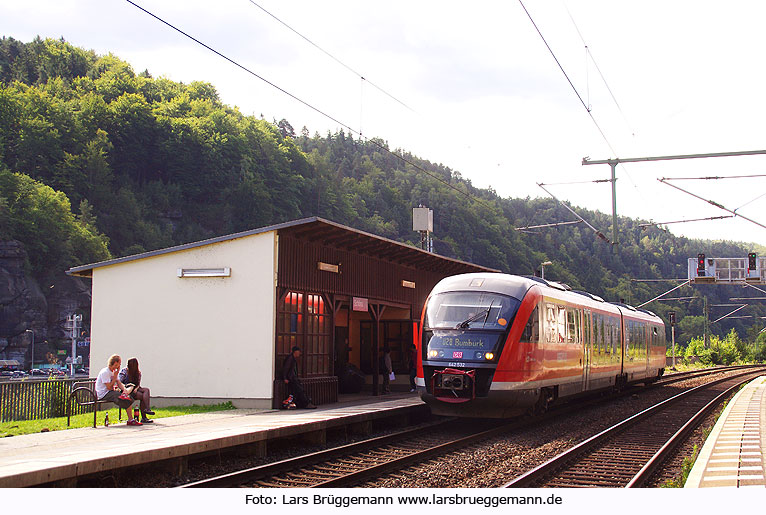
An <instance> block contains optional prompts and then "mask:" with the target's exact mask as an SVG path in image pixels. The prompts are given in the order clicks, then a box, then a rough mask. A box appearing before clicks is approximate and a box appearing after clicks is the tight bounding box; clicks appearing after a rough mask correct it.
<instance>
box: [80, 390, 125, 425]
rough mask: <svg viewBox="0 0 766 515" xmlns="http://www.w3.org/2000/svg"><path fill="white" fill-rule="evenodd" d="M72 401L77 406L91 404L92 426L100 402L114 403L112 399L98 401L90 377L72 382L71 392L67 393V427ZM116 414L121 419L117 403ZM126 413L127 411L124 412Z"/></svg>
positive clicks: (94, 422)
mask: <svg viewBox="0 0 766 515" xmlns="http://www.w3.org/2000/svg"><path fill="white" fill-rule="evenodd" d="M72 401H74V402H76V403H77V405H78V406H82V407H90V406H93V427H96V417H97V416H98V409H99V408H100V407H101V405H102V404H115V403H114V401H100V400H98V397H96V381H95V379H91V380H88V381H77V382H75V383H72V393H70V394H69V398H68V399H67V403H66V425H67V427H69V423H70V419H71V417H72ZM115 406H117V416H118V418H119V420H120V421H121V420H122V408H121V407H119V406H118V405H117V404H115ZM126 414H127V412H126Z"/></svg>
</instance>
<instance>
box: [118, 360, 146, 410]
mask: <svg viewBox="0 0 766 515" xmlns="http://www.w3.org/2000/svg"><path fill="white" fill-rule="evenodd" d="M119 378H120V381H122V383H123V384H124V385H126V387H127V388H130V387H131V385H132V389H131V390H132V391H131V392H130V396H131V397H132V398H133V399H135V400H137V401H140V405H141V423H143V424H151V423H153V422H154V420H149V419H148V418H146V416H147V415H154V412H153V411H152V409H151V402H152V400H151V392H150V391H149V388H145V387H143V386H141V371H140V370H139V369H138V359H137V358H130V359H129V360H128V366H127V367H125V368H123V369H122V370H120V375H119Z"/></svg>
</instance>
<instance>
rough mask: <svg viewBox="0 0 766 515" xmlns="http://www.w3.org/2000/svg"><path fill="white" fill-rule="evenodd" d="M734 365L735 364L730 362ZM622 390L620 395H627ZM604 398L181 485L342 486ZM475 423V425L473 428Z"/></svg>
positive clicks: (423, 430)
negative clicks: (530, 416) (535, 415)
mask: <svg viewBox="0 0 766 515" xmlns="http://www.w3.org/2000/svg"><path fill="white" fill-rule="evenodd" d="M734 368H739V367H734ZM729 370H730V368H725V369H715V370H706V371H701V372H700V371H694V372H685V373H678V374H673V375H672V376H669V377H665V378H662V379H661V380H659V381H657V382H655V383H654V385H656V386H661V385H665V384H670V383H674V382H677V381H682V380H685V379H689V378H691V377H697V376H699V375H709V374H715V373H720V372H725V371H729ZM634 391H635V389H627V390H626V391H624V392H622V394H616V395H615V397H618V396H620V395H626V394H632V393H633V392H634ZM608 399H609V398H603V397H602V398H600V399H599V398H592V399H590V400H587V401H580V402H576V403H568V404H563V405H561V406H555V407H554V408H553V409H551V411H550V412H549V413H546V414H544V415H541V416H537V417H534V418H531V419H529V418H524V419H515V420H513V421H512V422H510V423H509V422H508V421H487V420H485V421H480V422H477V421H476V420H472V421H471V424H470V426H471V427H469V425H468V424H466V423H463V422H461V421H460V420H459V419H455V418H450V419H446V420H441V421H438V422H435V423H431V424H429V425H426V426H419V427H417V428H412V429H407V430H404V431H400V432H397V433H394V434H390V435H386V436H382V437H376V438H371V439H368V440H364V441H360V442H356V443H353V444H348V445H343V446H340V447H334V448H331V449H326V450H323V451H319V452H315V453H311V454H307V455H303V456H298V457H295V458H290V459H286V460H282V461H278V462H274V463H269V464H266V465H261V466H258V467H252V468H249V469H245V470H241V471H236V472H232V473H229V474H225V475H222V476H218V477H214V478H209V479H204V480H201V481H196V482H194V483H189V484H186V485H183V486H181V488H203V487H238V486H242V487H255V488H289V487H301V488H322V487H333V488H338V487H347V486H353V485H356V484H360V483H362V482H364V481H367V480H370V479H374V478H377V477H380V476H382V475H385V474H388V473H391V472H394V471H397V470H402V469H404V468H407V467H409V466H411V465H413V464H416V463H420V462H423V461H425V460H428V459H430V458H433V457H437V456H440V455H444V454H446V453H449V452H451V451H453V450H455V449H459V448H463V447H466V446H469V445H472V444H475V443H478V442H480V441H482V440H486V439H489V438H492V437H496V436H499V435H502V434H506V433H508V432H510V431H514V430H518V429H523V428H528V427H530V426H532V425H535V424H541V423H545V422H546V421H548V420H550V419H551V418H554V417H559V416H562V415H563V414H566V413H568V412H572V411H576V410H581V409H582V408H583V407H584V406H587V405H591V404H599V403H602V402H604V401H606V400H608ZM477 425H479V426H480V427H479V428H477Z"/></svg>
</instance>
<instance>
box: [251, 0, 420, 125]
mask: <svg viewBox="0 0 766 515" xmlns="http://www.w3.org/2000/svg"><path fill="white" fill-rule="evenodd" d="M248 1H249V2H250V3H251V4H253V5H254V6H255V7H257V8H258V9H260V10H261V11H263V12H264V13H266V14H268V15H269V16H271V17H272V18H274V20H276V21H277V22H279V23H280V24H282V25H283V26H284V27H286V28H287V29H288V30H290V31H291V32H293V33H294V34H296V35H297V36H298V37H300V38H301V39H303V40H304V41H306V42H307V43H308V44H310V45H311V46H313V47H314V48H316V49H317V50H319V51H320V52H322V53H323V54H325V55H326V56H327V57H329V58H330V59H332V60H333V61H335V62H336V63H338V64H339V65H341V66H342V67H344V68H345V69H347V70H348V71H350V72H351V73H353V74H354V75H356V76H357V77H359V78H360V79H361V80H362V81H363V82H366V83H367V84H369V85H370V86H372V87H373V88H375V89H377V90H378V91H380V92H381V93H383V94H384V95H386V96H387V97H388V98H390V99H391V100H394V101H395V102H397V103H399V104H401V105H402V106H403V107H406V108H407V109H409V110H410V111H413V112H414V110H413V109H412V108H411V107H410V106H408V105H407V104H405V103H404V102H402V101H401V100H399V99H398V98H396V97H395V96H394V95H392V94H391V93H389V92H388V91H386V90H385V89H383V88H381V87H380V86H378V85H377V84H375V83H374V82H372V81H371V80H370V79H368V78H367V77H365V76H363V75H362V74H361V73H360V72H358V71H356V70H355V69H353V68H352V67H350V66H349V65H347V64H346V63H344V62H343V61H341V60H340V59H338V58H337V57H335V56H334V55H333V54H331V53H330V52H328V51H327V50H325V49H324V48H322V47H321V46H319V45H317V44H316V43H314V42H313V41H312V40H310V39H309V38H308V37H306V36H304V35H303V34H301V33H300V32H298V31H297V30H295V29H294V28H292V27H291V26H290V25H288V24H287V23H286V22H284V21H282V20H281V19H279V18H277V17H276V16H275V15H274V14H273V13H271V12H270V11H268V10H266V8H264V7H263V6H262V5H260V4H258V3H256V2H254V1H253V0H248Z"/></svg>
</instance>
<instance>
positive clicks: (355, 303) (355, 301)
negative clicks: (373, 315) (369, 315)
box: [351, 297, 369, 311]
mask: <svg viewBox="0 0 766 515" xmlns="http://www.w3.org/2000/svg"><path fill="white" fill-rule="evenodd" d="M368 307H369V305H368V302H367V299H366V298H364V297H353V298H352V299H351V309H352V311H367V309H368Z"/></svg>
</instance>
